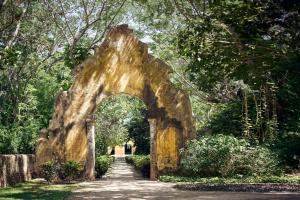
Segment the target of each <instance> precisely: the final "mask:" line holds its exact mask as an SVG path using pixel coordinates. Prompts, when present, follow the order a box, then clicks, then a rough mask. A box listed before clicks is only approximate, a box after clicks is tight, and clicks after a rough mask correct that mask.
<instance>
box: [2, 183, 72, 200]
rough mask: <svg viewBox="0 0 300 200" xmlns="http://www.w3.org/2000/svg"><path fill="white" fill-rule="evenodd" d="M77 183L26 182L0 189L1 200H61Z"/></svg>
mask: <svg viewBox="0 0 300 200" xmlns="http://www.w3.org/2000/svg"><path fill="white" fill-rule="evenodd" d="M76 187H77V185H75V184H68V185H48V184H46V183H40V182H35V181H34V182H33V181H32V182H26V183H21V184H18V185H16V186H14V187H7V188H1V189H0V199H1V200H16V199H18V200H19V199H22V200H23V199H24V200H27V199H32V200H37V199H39V200H53V199H55V200H60V199H65V198H66V197H68V196H69V195H70V194H71V191H72V190H73V189H75V188H76Z"/></svg>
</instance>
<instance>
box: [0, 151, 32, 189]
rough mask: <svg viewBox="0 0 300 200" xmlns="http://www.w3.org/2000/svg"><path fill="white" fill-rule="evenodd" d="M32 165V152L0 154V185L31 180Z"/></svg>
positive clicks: (4, 185)
mask: <svg viewBox="0 0 300 200" xmlns="http://www.w3.org/2000/svg"><path fill="white" fill-rule="evenodd" d="M34 165H35V156H34V155H32V154H17V155H0V187H6V186H11V185H15V184H16V183H20V182H24V181H29V180H31V178H32V177H33V174H34V172H35V170H34Z"/></svg>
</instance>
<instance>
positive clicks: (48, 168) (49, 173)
mask: <svg viewBox="0 0 300 200" xmlns="http://www.w3.org/2000/svg"><path fill="white" fill-rule="evenodd" d="M42 175H43V177H44V178H45V180H46V181H47V182H48V183H51V182H53V181H54V180H55V179H57V163H56V162H55V161H53V160H50V161H47V162H46V163H44V164H43V165H42Z"/></svg>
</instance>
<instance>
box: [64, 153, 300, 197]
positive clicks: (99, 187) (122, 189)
mask: <svg viewBox="0 0 300 200" xmlns="http://www.w3.org/2000/svg"><path fill="white" fill-rule="evenodd" d="M80 186H81V187H80V189H78V190H76V191H74V192H73V194H72V195H71V197H69V200H73V199H74V200H79V199H128V200H138V199H140V200H147V199H160V200H162V199H172V200H173V199H176V200H177V199H178V200H179V199H189V200H196V199H209V200H217V199H222V200H237V199H247V200H248V199H249V200H250V199H289V200H296V199H300V195H299V194H298V195H297V194H283V193H280V194H279V193H278V194H275V193H265V194H263V193H233V192H192V191H181V190H176V189H174V188H172V187H173V186H174V184H172V183H162V182H157V181H149V180H147V179H143V178H142V177H141V175H140V174H139V173H137V172H136V171H135V170H134V169H133V168H132V166H130V165H128V164H126V163H125V161H124V159H117V160H116V161H115V162H114V163H113V165H112V168H111V169H110V170H109V171H108V173H107V175H106V176H105V177H103V179H101V180H98V181H93V182H84V183H81V184H80Z"/></svg>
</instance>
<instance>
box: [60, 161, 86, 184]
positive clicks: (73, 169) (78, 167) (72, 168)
mask: <svg viewBox="0 0 300 200" xmlns="http://www.w3.org/2000/svg"><path fill="white" fill-rule="evenodd" d="M62 170H63V173H64V176H65V179H66V180H67V181H71V180H75V179H78V178H79V177H80V176H81V175H82V172H83V166H82V164H80V163H79V162H76V161H73V160H70V161H67V162H66V163H64V164H63V165H62Z"/></svg>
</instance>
